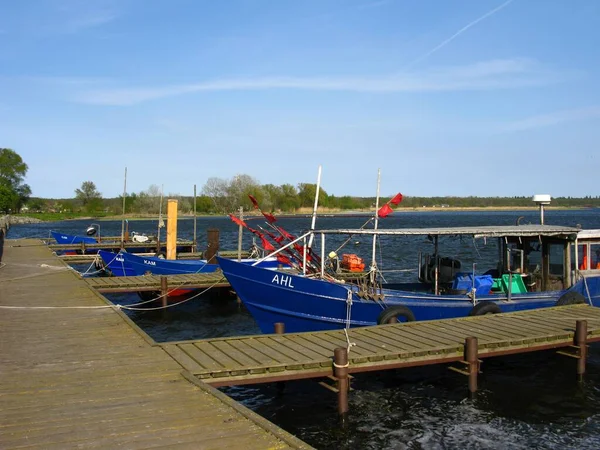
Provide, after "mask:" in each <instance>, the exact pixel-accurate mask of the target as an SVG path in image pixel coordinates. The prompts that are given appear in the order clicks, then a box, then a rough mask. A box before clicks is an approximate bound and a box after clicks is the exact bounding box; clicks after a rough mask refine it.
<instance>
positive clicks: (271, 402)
mask: <svg viewBox="0 0 600 450" xmlns="http://www.w3.org/2000/svg"><path fill="white" fill-rule="evenodd" d="M520 216H523V218H522V219H521V223H528V222H531V223H537V222H538V221H539V216H538V213H537V212H533V211H532V212H485V213H484V212H415V213H397V214H395V215H394V216H391V217H388V218H386V219H385V220H383V221H381V222H380V226H381V227H382V228H400V227H422V226H430V227H436V226H471V225H512V224H515V222H516V219H517V218H518V217H520ZM545 219H546V223H548V224H556V225H572V226H574V225H577V224H580V225H582V226H583V227H584V228H600V210H599V209H591V210H581V211H546V216H545ZM365 220H366V217H323V218H319V219H318V221H317V228H320V227H322V228H358V227H360V226H361V225H362V224H363V223H364V222H365ZM197 223H198V230H199V232H198V243H199V247H200V248H201V249H202V248H204V247H205V243H206V233H205V230H206V229H207V228H219V229H220V230H221V249H222V250H234V249H236V248H237V227H236V226H235V225H233V224H232V223H231V222H230V221H229V220H228V219H226V218H222V217H211V218H201V219H198V222H197ZM257 223H258V222H257ZM279 223H280V224H281V225H282V226H283V227H284V228H286V229H287V230H288V231H290V232H294V233H299V232H300V231H302V230H304V229H306V228H308V226H309V224H310V219H308V218H284V219H281V220H280V222H279ZM100 224H101V227H102V228H101V232H102V234H104V235H118V234H120V232H121V223H120V222H101V223H100ZM88 225H89V221H65V222H59V223H47V224H37V225H20V226H17V225H15V226H14V227H12V228H11V230H10V232H9V235H8V237H9V238H18V237H44V238H45V237H48V235H49V230H50V229H55V230H60V231H63V232H67V233H72V234H82V233H83V232H84V230H85V228H86V227H87V226H88ZM156 226H157V221H156V220H154V221H150V220H148V221H135V222H134V221H132V222H130V224H129V228H130V230H131V231H138V232H145V233H148V234H155V233H156ZM178 228H179V236H180V237H181V238H185V239H191V238H192V234H193V221H192V220H191V219H189V220H180V221H179V224H178ZM163 235H164V234H163ZM244 239H245V241H244V248H247V247H248V246H249V245H250V243H251V237H249V236H248V235H245V237H244ZM340 243H341V241H340V240H339V239H338V240H335V239H333V238H332V239H331V240H330V239H329V238H328V239H327V246H326V247H327V252H329V251H330V250H331V249H334V248H336V247H337V245H339V244H340ZM317 245H320V244H319V243H317ZM431 247H432V246H431V243H429V242H428V241H426V240H424V239H423V240H422V241H417V242H415V240H414V239H410V240H408V239H383V240H382V243H381V248H382V249H383V251H384V255H383V257H381V259H380V260H379V262H380V266H381V267H383V268H384V270H385V269H392V268H397V267H401V268H403V269H406V271H402V272H388V274H387V279H388V281H396V280H411V279H414V277H415V276H416V273H415V272H414V271H411V269H415V268H416V267H417V257H416V254H417V252H418V251H419V250H422V251H426V252H427V251H429V252H430V251H431ZM440 247H441V249H443V251H444V256H452V257H455V258H458V259H460V260H461V261H463V263H466V264H468V267H470V263H471V262H476V263H477V271H478V272H484V271H485V270H487V268H489V267H488V266H489V265H490V264H491V263H492V261H493V259H494V258H495V257H496V255H497V250H496V247H495V242H487V243H483V241H479V240H478V241H477V242H476V243H475V244H474V243H473V242H472V241H471V240H464V239H463V240H460V239H450V240H448V242H445V243H443V244H442V245H441V246H440ZM317 248H319V247H317ZM370 252H371V240H370V239H369V238H366V237H358V238H353V239H352V241H351V242H350V243H349V245H348V246H346V247H345V248H344V249H343V250H341V251H340V253H357V254H359V256H362V257H365V258H366V259H367V261H368V260H370ZM378 258H379V257H378ZM463 267H465V266H464V265H463ZM85 269H87V266H79V267H78V270H81V271H84V270H85ZM110 299H111V300H112V301H114V302H118V303H121V304H132V303H135V302H137V301H139V300H138V297H137V296H135V295H120V296H116V295H115V296H111V297H110ZM130 317H131V318H132V319H133V320H134V321H135V322H136V323H137V324H138V325H139V326H140V327H142V328H143V329H144V330H145V331H146V332H147V333H148V334H150V335H151V336H152V337H153V338H154V339H155V340H157V341H171V340H185V339H197V338H205V337H211V336H231V335H242V334H255V333H259V330H258V327H257V326H256V324H255V323H254V320H253V319H252V317H251V316H250V314H249V313H248V312H247V311H246V310H245V309H244V308H243V306H240V305H238V304H237V303H236V302H235V300H234V299H233V298H231V297H229V296H222V297H219V296H217V295H211V296H204V297H202V298H199V299H194V300H192V301H190V302H188V303H186V304H184V305H180V306H177V307H174V308H170V309H168V310H164V311H142V312H138V311H136V312H133V313H131V314H130ZM482 370H483V374H482V375H481V376H480V380H479V383H480V391H479V392H478V394H477V396H476V397H475V398H474V399H469V398H468V397H467V395H466V390H467V380H466V377H463V376H461V375H459V374H456V373H454V372H451V371H449V370H448V369H447V367H446V366H445V365H440V366H432V367H425V368H416V369H403V370H396V371H387V372H381V373H375V374H361V375H358V376H356V377H355V379H354V381H353V388H354V389H355V390H354V391H353V392H352V393H351V395H350V415H349V420H348V426H347V427H345V428H343V429H342V428H341V427H340V426H339V422H338V419H337V415H336V414H337V413H336V397H335V394H333V393H331V392H330V391H328V390H326V389H324V388H322V387H321V386H319V385H318V384H317V383H316V382H315V381H299V382H288V383H286V387H285V390H284V391H283V393H282V392H280V391H279V390H278V388H277V387H276V386H274V385H258V386H252V387H234V388H227V389H224V392H226V393H227V394H228V395H230V396H231V397H233V398H235V399H236V400H238V401H240V402H242V403H243V404H244V405H246V406H248V407H249V408H251V409H253V410H254V411H256V412H257V413H258V414H260V415H262V416H264V417H266V418H267V419H269V420H270V421H272V422H274V423H275V424H277V425H279V426H281V427H282V428H284V429H285V430H287V431H289V432H291V433H293V434H294V435H296V436H298V437H299V438H300V439H302V440H304V441H305V442H307V443H309V444H311V445H313V446H314V447H316V448H319V449H325V448H340V449H351V448H352V449H380V448H390V449H403V448H408V449H420V448H423V449H430V448H432V449H447V448H456V449H459V448H460V449H463V448H473V449H476V448H498V449H500V448H503V449H504V448H543V449H545V448H585V449H588V448H589V449H597V448H600V346H598V345H593V346H592V347H591V349H590V358H589V361H588V374H587V375H586V379H585V381H584V382H583V383H581V384H579V383H577V382H576V380H575V360H573V359H570V358H566V357H563V356H559V355H556V354H555V353H554V352H541V353H534V354H529V355H520V356H513V357H504V358H496V359H491V360H486V361H485V362H484V364H483V366H482Z"/></svg>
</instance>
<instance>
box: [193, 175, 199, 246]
mask: <svg viewBox="0 0 600 450" xmlns="http://www.w3.org/2000/svg"><path fill="white" fill-rule="evenodd" d="M197 221H198V215H197V214H196V185H194V239H193V241H192V251H193V252H194V253H196V252H197V251H198V240H197V238H196V233H197V231H196V222H197Z"/></svg>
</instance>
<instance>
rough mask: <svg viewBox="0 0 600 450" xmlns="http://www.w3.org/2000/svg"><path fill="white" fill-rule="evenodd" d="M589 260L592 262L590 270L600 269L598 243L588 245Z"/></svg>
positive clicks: (599, 245) (599, 248)
mask: <svg viewBox="0 0 600 450" xmlns="http://www.w3.org/2000/svg"><path fill="white" fill-rule="evenodd" d="M590 259H591V261H592V263H591V265H590V269H592V270H598V269H600V243H598V244H590Z"/></svg>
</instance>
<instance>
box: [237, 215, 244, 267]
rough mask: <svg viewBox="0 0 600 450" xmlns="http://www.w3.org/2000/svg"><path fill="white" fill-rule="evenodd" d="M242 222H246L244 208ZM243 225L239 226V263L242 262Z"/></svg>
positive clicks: (241, 216)
mask: <svg viewBox="0 0 600 450" xmlns="http://www.w3.org/2000/svg"><path fill="white" fill-rule="evenodd" d="M240 220H244V207H243V206H240ZM243 229H244V228H243V227H242V224H240V225H238V262H240V261H241V260H242V231H243Z"/></svg>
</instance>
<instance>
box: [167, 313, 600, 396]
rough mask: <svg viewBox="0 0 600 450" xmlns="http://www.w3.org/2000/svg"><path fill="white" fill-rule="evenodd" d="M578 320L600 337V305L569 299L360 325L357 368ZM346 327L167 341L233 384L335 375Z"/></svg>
mask: <svg viewBox="0 0 600 450" xmlns="http://www.w3.org/2000/svg"><path fill="white" fill-rule="evenodd" d="M577 320H586V321H587V331H588V342H594V341H600V308H594V307H591V306H587V305H574V306H562V307H555V308H545V309H538V310H531V311H522V312H516V313H507V314H497V315H485V316H478V317H465V318H460V319H446V320H436V321H428V322H412V323H399V324H390V325H380V326H376V327H363V328H353V329H351V330H349V332H348V336H349V340H350V342H352V343H354V344H355V345H353V346H352V348H351V350H350V354H349V363H350V365H349V367H348V372H349V373H357V372H366V371H375V370H386V369H396V368H401V367H410V366H418V365H429V364H437V363H450V362H455V361H463V360H464V352H465V340H466V338H468V337H476V338H477V340H478V356H479V358H489V357H493V356H500V355H506V354H513V353H526V352H530V351H538V350H545V349H552V348H560V347H569V346H572V345H573V340H574V334H575V324H576V321H577ZM347 345H348V344H347V341H346V337H345V334H344V332H343V330H340V331H319V332H308V333H290V334H279V335H278V334H272V335H257V336H244V337H229V338H218V339H202V340H197V341H186V342H177V343H166V344H162V347H163V348H164V349H165V350H166V351H167V352H168V353H169V354H170V355H171V356H173V358H174V359H175V360H176V361H178V362H179V363H180V364H181V365H182V367H183V368H184V369H186V370H187V371H189V372H190V373H191V374H193V375H194V376H196V377H197V378H199V379H202V380H203V381H204V382H206V383H210V384H212V385H214V386H227V385H237V384H249V383H263V382H267V381H269V382H271V381H282V380H290V379H302V378H317V377H327V376H332V375H333V368H332V357H333V352H334V349H335V348H336V347H347Z"/></svg>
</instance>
